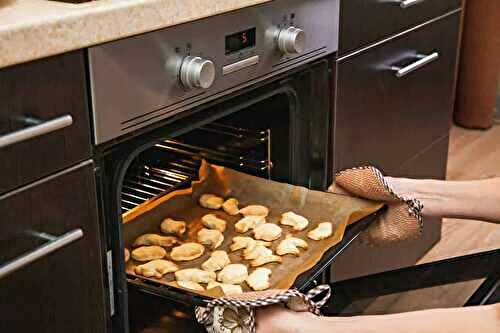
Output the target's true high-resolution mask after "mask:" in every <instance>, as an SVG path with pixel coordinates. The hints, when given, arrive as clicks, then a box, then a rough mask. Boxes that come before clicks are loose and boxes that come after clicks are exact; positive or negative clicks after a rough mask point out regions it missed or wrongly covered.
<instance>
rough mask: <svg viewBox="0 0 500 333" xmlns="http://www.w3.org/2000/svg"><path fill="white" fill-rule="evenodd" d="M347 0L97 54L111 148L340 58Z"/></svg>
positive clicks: (307, 4) (249, 13) (102, 115)
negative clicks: (342, 5)
mask: <svg viewBox="0 0 500 333" xmlns="http://www.w3.org/2000/svg"><path fill="white" fill-rule="evenodd" d="M339 2H340V0H275V1H272V2H269V3H266V4H262V5H258V6H253V7H248V8H244V9H240V10H237V11H234V12H230V13H227V14H221V15H217V16H213V17H209V18H206V19H202V20H198V21H194V22H189V23H185V24H181V25H177V26H173V27H170V28H165V29H163V30H158V31H154V32H150V33H146V34H143V35H139V36H135V37H130V38H126V39H122V40H119V41H114V42H110V43H106V44H102V45H98V46H94V47H91V48H89V65H90V77H91V94H92V104H93V118H94V122H93V123H94V140H95V143H96V144H100V143H104V142H106V141H109V140H111V139H114V138H117V137H119V136H121V135H123V134H125V133H128V132H132V131H134V130H136V129H139V128H142V127H145V126H148V125H150V124H153V123H155V122H157V121H159V120H162V119H165V118H167V117H170V116H172V115H175V114H177V113H179V112H182V111H184V110H187V109H189V108H192V107H195V106H198V105H201V104H203V103H205V102H207V101H209V100H213V99H215V98H218V97H221V96H224V95H226V94H229V93H232V92H235V91H237V90H238V89H242V88H244V87H246V86H248V85H251V84H253V83H255V82H258V81H261V80H264V79H267V78H269V77H272V76H274V75H277V74H280V73H283V72H286V71H287V70H289V69H291V68H294V67H297V66H300V65H303V64H306V63H308V62H311V61H314V60H316V59H318V58H321V57H324V56H326V55H328V54H331V53H334V52H336V51H337V47H338V24H339V23H338V17H339Z"/></svg>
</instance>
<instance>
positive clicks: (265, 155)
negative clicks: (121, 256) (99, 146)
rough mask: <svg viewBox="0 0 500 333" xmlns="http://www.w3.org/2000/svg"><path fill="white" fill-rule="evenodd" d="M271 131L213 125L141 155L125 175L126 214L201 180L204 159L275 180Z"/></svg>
mask: <svg viewBox="0 0 500 333" xmlns="http://www.w3.org/2000/svg"><path fill="white" fill-rule="evenodd" d="M270 147H271V131H270V130H268V129H266V130H253V129H252V130H251V129H245V128H239V127H234V126H230V125H226V124H222V123H211V124H210V125H207V126H203V127H200V128H198V129H196V130H194V131H192V132H189V133H188V134H186V135H184V136H181V137H179V138H177V139H175V140H165V141H163V142H161V143H159V144H156V145H155V146H153V147H152V148H151V149H149V150H147V151H146V152H145V153H143V154H141V155H140V156H139V157H138V158H137V159H136V161H135V162H134V163H133V164H132V165H131V167H130V168H129V170H127V173H126V175H125V180H124V182H123V187H122V194H121V209H122V213H126V212H128V211H130V210H131V209H134V208H136V207H138V206H140V205H141V204H142V203H144V202H146V201H148V200H151V199H154V198H156V197H160V196H163V195H165V194H167V193H169V192H171V191H174V190H176V189H179V188H183V187H188V186H190V184H191V181H192V180H194V179H196V178H197V177H198V170H199V167H200V165H201V161H202V160H203V159H205V160H207V161H208V162H210V163H214V164H218V165H223V166H227V167H230V168H233V169H236V170H240V171H243V172H247V173H250V174H254V175H257V176H261V177H266V178H268V179H269V178H271V169H272V162H271V149H270Z"/></svg>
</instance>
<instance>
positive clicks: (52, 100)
mask: <svg viewBox="0 0 500 333" xmlns="http://www.w3.org/2000/svg"><path fill="white" fill-rule="evenodd" d="M85 72H86V69H85V61H84V52H83V51H76V52H71V53H66V54H63V55H60V56H56V57H51V58H47V59H42V60H37V61H33V62H30V63H26V64H21V65H17V66H13V67H8V68H4V69H0V100H1V101H2V106H1V107H0V161H2V162H1V163H0V194H1V193H5V192H7V191H9V190H12V189H14V188H16V187H19V186H22V185H26V184H28V183H30V182H32V181H34V180H37V179H40V178H42V177H45V176H47V175H49V174H50V173H52V172H55V171H58V170H62V169H64V168H66V167H69V166H71V165H74V164H75V163H78V162H80V161H83V160H85V159H88V158H89V157H90V155H91V142H90V121H89V117H90V113H89V111H88V107H87V92H86V80H85V75H86V74H85Z"/></svg>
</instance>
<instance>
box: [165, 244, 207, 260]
mask: <svg viewBox="0 0 500 333" xmlns="http://www.w3.org/2000/svg"><path fill="white" fill-rule="evenodd" d="M203 252H205V247H204V246H203V245H201V244H198V243H185V244H182V245H179V246H176V247H174V248H173V249H172V252H170V257H171V258H172V259H173V260H175V261H189V260H193V259H196V258H199V257H201V255H202V254H203Z"/></svg>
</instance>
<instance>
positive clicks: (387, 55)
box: [334, 14, 460, 176]
mask: <svg viewBox="0 0 500 333" xmlns="http://www.w3.org/2000/svg"><path fill="white" fill-rule="evenodd" d="M459 20H460V16H459V15H458V14H454V15H451V16H449V17H447V18H445V19H442V20H439V21H437V22H434V23H431V24H429V25H427V26H425V27H422V28H421V29H418V30H415V31H411V32H409V33H408V34H406V35H404V36H400V37H399V38H396V39H394V40H391V41H389V42H387V43H384V44H382V45H379V46H376V47H374V48H372V49H369V50H367V51H366V52H363V53H360V54H357V55H354V56H353V57H349V58H346V59H341V60H339V62H338V65H337V66H338V67H337V92H336V110H335V146H334V156H335V158H334V164H335V169H336V170H341V169H345V168H348V167H352V166H356V165H363V164H372V165H375V166H377V167H380V168H381V169H382V170H383V171H385V172H386V173H387V174H388V175H392V176H397V175H401V176H402V175H404V174H403V173H401V172H400V168H401V166H402V165H403V164H404V163H405V162H407V161H409V160H410V159H411V158H413V157H414V156H415V155H417V154H418V153H419V152H421V151H423V150H425V149H426V148H427V147H428V146H430V145H431V144H432V143H433V142H435V141H437V140H439V139H441V138H442V137H445V136H447V135H448V131H449V128H450V124H451V115H452V107H453V105H452V103H453V92H454V77H455V64H456V58H457V43H458V28H459ZM433 55H434V58H433V60H431V61H429V62H428V63H427V64H425V65H423V66H421V67H420V68H416V69H415V70H414V71H413V72H410V73H408V74H406V75H404V76H401V77H399V76H398V74H397V73H398V72H397V70H396V69H394V68H395V67H397V68H402V69H404V68H410V66H412V65H414V64H416V63H417V62H418V61H420V60H422V59H424V60H425V58H424V57H428V58H429V59H430V56H433ZM436 172H439V174H442V170H436ZM430 176H437V175H430Z"/></svg>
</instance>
